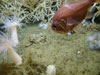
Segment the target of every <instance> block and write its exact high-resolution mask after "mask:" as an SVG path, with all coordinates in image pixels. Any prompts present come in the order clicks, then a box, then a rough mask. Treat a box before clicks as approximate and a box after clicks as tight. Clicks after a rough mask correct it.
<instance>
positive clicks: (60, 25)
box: [51, 0, 98, 34]
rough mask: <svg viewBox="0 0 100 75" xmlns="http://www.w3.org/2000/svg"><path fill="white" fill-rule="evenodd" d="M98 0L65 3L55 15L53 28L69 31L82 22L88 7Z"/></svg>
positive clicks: (62, 31)
mask: <svg viewBox="0 0 100 75" xmlns="http://www.w3.org/2000/svg"><path fill="white" fill-rule="evenodd" d="M97 1H98V0H81V1H77V2H73V3H69V4H65V5H63V6H62V7H61V8H60V9H59V10H58V11H57V12H56V13H55V15H54V17H53V20H52V24H51V28H52V30H53V31H54V32H57V33H62V34H64V33H68V32H70V31H72V30H73V29H74V28H75V27H76V26H77V25H78V24H79V23H81V22H82V21H83V20H84V19H85V17H86V15H87V12H88V8H89V7H90V5H91V4H93V3H94V2H97Z"/></svg>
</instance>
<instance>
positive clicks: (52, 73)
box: [47, 65, 56, 75]
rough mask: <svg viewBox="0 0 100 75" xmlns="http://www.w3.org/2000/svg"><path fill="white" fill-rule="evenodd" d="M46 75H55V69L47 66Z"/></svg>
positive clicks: (52, 66)
mask: <svg viewBox="0 0 100 75" xmlns="http://www.w3.org/2000/svg"><path fill="white" fill-rule="evenodd" d="M47 75H56V68H55V66H54V65H49V66H48V67H47Z"/></svg>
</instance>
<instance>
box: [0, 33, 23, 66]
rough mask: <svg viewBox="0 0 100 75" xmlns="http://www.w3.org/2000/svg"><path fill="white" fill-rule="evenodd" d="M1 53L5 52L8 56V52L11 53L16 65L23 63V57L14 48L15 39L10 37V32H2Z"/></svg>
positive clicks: (0, 36) (0, 40) (0, 38)
mask: <svg viewBox="0 0 100 75" xmlns="http://www.w3.org/2000/svg"><path fill="white" fill-rule="evenodd" d="M0 34H1V35H0V53H3V54H4V56H6V54H7V52H8V54H9V55H10V57H11V59H12V60H13V62H14V63H15V64H16V65H20V64H21V63H22V58H21V57H20V56H19V55H18V54H17V53H16V51H15V50H14V48H13V41H11V39H10V33H7V34H5V33H3V32H0Z"/></svg>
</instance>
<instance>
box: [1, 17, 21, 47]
mask: <svg viewBox="0 0 100 75" xmlns="http://www.w3.org/2000/svg"><path fill="white" fill-rule="evenodd" d="M17 26H18V27H19V28H21V27H22V23H20V20H19V19H18V18H17V17H16V16H13V17H12V18H7V19H6V20H5V25H4V26H3V28H6V30H7V31H9V30H10V31H11V39H12V41H13V42H14V45H15V46H16V45H17V44H18V43H19V41H18V36H17Z"/></svg>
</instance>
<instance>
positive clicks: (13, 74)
mask: <svg viewBox="0 0 100 75" xmlns="http://www.w3.org/2000/svg"><path fill="white" fill-rule="evenodd" d="M99 29H100V27H99V25H95V24H91V25H87V27H82V25H80V27H79V29H78V32H76V33H74V34H72V35H67V34H58V33H55V32H53V31H52V30H51V29H50V27H48V29H47V30H43V29H41V28H39V27H38V26H37V24H31V25H27V26H26V27H23V28H22V29H21V30H18V35H19V41H20V44H19V45H18V47H17V48H15V49H16V51H17V52H18V53H19V55H21V57H22V59H23V63H22V64H21V65H20V66H15V65H14V64H13V62H12V60H11V59H10V57H9V55H8V57H7V62H5V61H2V59H0V61H2V62H1V63H0V75H46V68H47V66H48V65H55V67H56V71H57V75H100V51H99V50H90V49H88V43H87V40H86V38H87V33H89V32H92V31H95V30H99Z"/></svg>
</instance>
